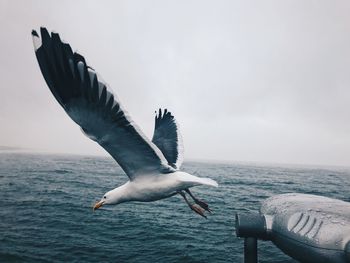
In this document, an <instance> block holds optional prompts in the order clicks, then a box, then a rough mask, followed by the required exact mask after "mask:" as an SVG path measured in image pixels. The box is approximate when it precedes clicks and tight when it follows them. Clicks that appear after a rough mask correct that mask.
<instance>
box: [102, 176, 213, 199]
mask: <svg viewBox="0 0 350 263" xmlns="http://www.w3.org/2000/svg"><path fill="white" fill-rule="evenodd" d="M196 185H211V186H217V183H216V182H215V181H213V180H211V179H209V178H200V177H197V176H194V175H191V174H188V173H185V172H182V171H176V172H173V173H168V174H158V175H154V174H152V175H145V176H140V177H138V178H137V179H135V180H133V181H128V182H127V183H125V184H124V185H122V186H120V187H117V188H115V189H113V190H112V191H110V192H108V193H107V194H106V195H107V196H108V194H112V195H115V196H118V197H120V198H116V199H114V200H113V201H112V200H111V201H112V202H111V204H112V203H113V204H116V203H123V202H129V201H140V202H152V201H157V200H160V199H164V198H167V197H170V196H173V195H175V194H177V193H179V192H180V191H183V190H185V189H188V188H190V187H193V186H196Z"/></svg>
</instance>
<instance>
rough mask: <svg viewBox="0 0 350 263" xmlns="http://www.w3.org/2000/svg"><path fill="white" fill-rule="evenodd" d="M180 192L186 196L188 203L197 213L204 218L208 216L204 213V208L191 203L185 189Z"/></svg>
mask: <svg viewBox="0 0 350 263" xmlns="http://www.w3.org/2000/svg"><path fill="white" fill-rule="evenodd" d="M179 194H180V195H181V196H182V197H183V198H184V200H185V202H186V204H187V205H188V206H189V207H190V208H191V209H192V210H193V211H194V212H196V213H197V214H199V215H201V216H203V217H204V218H207V217H206V215H205V214H204V209H203V208H201V207H200V206H197V205H196V204H191V203H190V202H189V201H188V200H187V197H186V194H185V193H184V192H183V191H179Z"/></svg>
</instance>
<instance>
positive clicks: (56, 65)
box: [32, 28, 174, 180]
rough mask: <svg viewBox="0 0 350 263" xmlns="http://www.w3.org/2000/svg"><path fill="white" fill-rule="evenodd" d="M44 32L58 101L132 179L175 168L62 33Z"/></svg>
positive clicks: (48, 73)
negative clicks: (75, 51) (62, 36)
mask: <svg viewBox="0 0 350 263" xmlns="http://www.w3.org/2000/svg"><path fill="white" fill-rule="evenodd" d="M40 33H41V39H40V38H39V35H38V34H37V33H36V32H35V31H33V32H32V35H33V39H34V40H33V42H34V45H35V51H36V56H37V59H38V62H39V66H40V69H41V72H42V74H43V76H44V78H45V80H46V82H47V84H48V86H49V89H50V90H51V92H52V94H53V95H54V97H55V98H56V100H57V101H58V102H59V103H60V105H61V106H62V107H63V108H64V109H65V111H66V112H67V114H68V115H69V116H70V117H71V118H72V119H73V120H74V121H75V122H76V123H77V124H78V125H79V126H80V127H81V129H82V131H83V132H84V133H85V134H86V135H87V136H88V137H89V138H91V139H92V140H94V141H96V142H98V143H99V144H100V145H101V146H102V147H103V148H104V149H105V150H106V151H107V152H109V153H110V154H111V156H112V157H113V158H114V159H115V160H116V161H117V162H118V163H119V165H120V166H121V167H122V168H123V169H124V171H125V172H126V173H127V175H128V176H129V177H130V179H131V180H133V179H134V178H136V177H137V176H140V175H145V174H153V173H155V174H156V173H157V174H159V172H163V173H167V172H172V171H174V169H172V168H171V167H170V166H169V165H167V161H166V159H165V157H164V156H163V154H162V153H161V152H160V150H159V149H158V148H157V147H156V146H155V145H154V144H153V143H152V142H150V141H149V140H148V139H147V138H146V137H145V136H144V135H143V133H142V132H141V131H140V129H139V128H138V127H137V125H136V124H135V123H134V122H133V121H132V120H131V119H130V117H129V116H128V115H127V113H126V112H125V111H124V110H123V109H122V107H121V105H120V103H119V101H118V100H117V99H116V98H115V96H114V95H113V94H112V92H110V91H109V90H108V87H107V85H106V84H105V83H104V82H103V81H101V80H100V78H99V77H98V74H97V73H96V72H95V70H94V69H92V68H91V67H89V66H88V65H87V63H86V61H85V58H84V57H83V56H82V55H80V54H78V53H73V52H72V49H71V47H70V46H69V45H68V44H66V43H63V42H62V41H61V39H60V37H59V35H58V34H57V33H52V34H51V36H50V35H49V33H48V31H47V30H46V29H45V28H41V30H40Z"/></svg>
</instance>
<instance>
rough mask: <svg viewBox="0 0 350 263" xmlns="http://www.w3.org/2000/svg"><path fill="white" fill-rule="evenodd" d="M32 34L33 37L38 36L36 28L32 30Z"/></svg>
mask: <svg viewBox="0 0 350 263" xmlns="http://www.w3.org/2000/svg"><path fill="white" fill-rule="evenodd" d="M32 36H33V37H39V35H38V32H36V30H34V29H33V30H32Z"/></svg>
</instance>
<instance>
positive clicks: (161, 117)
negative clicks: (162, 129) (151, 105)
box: [155, 108, 174, 120]
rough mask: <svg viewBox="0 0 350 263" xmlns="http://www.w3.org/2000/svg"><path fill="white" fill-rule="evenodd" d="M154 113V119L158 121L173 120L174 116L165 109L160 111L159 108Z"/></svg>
mask: <svg viewBox="0 0 350 263" xmlns="http://www.w3.org/2000/svg"><path fill="white" fill-rule="evenodd" d="M155 113H156V119H159V120H164V119H168V118H169V119H174V116H173V115H172V114H171V112H170V111H168V109H167V108H165V109H164V110H162V108H159V110H158V111H155Z"/></svg>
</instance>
